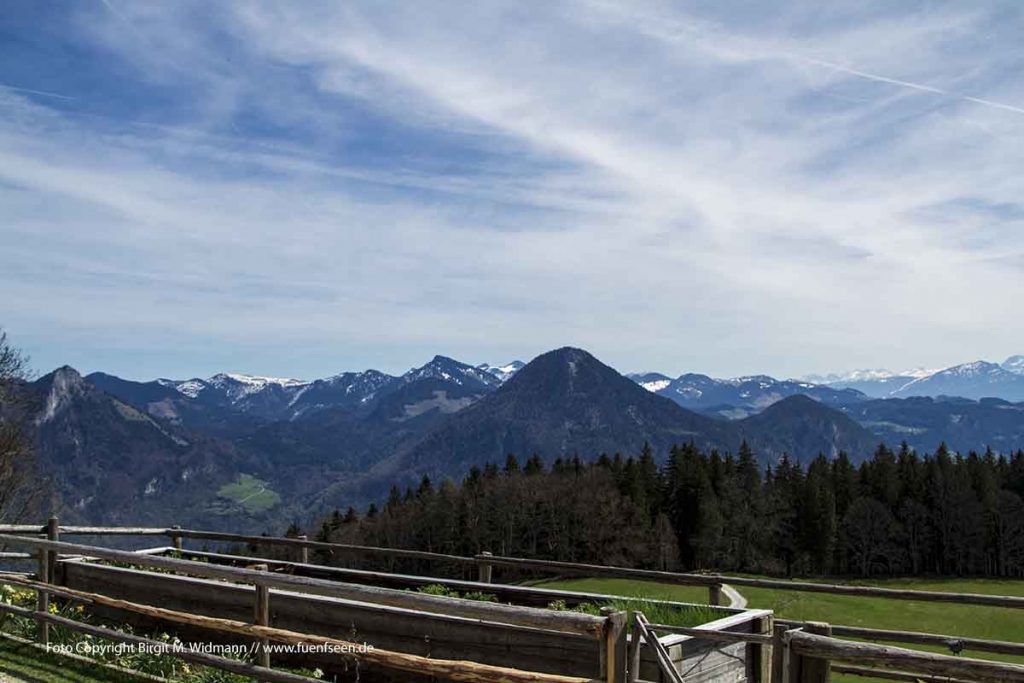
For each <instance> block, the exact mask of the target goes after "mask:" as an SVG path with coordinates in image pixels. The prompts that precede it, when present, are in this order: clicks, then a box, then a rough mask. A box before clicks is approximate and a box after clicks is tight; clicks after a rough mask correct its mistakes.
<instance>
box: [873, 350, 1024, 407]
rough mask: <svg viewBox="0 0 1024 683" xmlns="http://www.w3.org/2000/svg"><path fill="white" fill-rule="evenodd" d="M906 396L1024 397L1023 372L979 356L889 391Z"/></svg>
mask: <svg viewBox="0 0 1024 683" xmlns="http://www.w3.org/2000/svg"><path fill="white" fill-rule="evenodd" d="M890 395H891V396H893V397H894V398H902V397H906V396H959V397H961V398H971V399H981V398H1001V399H1004V400H1007V401H1022V400H1024V375H1022V374H1017V373H1015V372H1011V371H1010V370H1007V369H1005V368H1003V367H1002V366H1001V365H998V364H996V363H989V362H987V361H983V360H979V361H974V362H972V363H964V364H962V365H954V366H953V367H951V368H946V369H945V370H940V371H939V372H936V373H933V374H931V375H928V376H927V377H922V378H920V379H915V380H914V381H913V382H910V383H909V384H907V385H905V386H903V387H900V388H899V389H897V390H896V391H894V392H892V394H890Z"/></svg>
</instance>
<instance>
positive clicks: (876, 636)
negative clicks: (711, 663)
mask: <svg viewBox="0 0 1024 683" xmlns="http://www.w3.org/2000/svg"><path fill="white" fill-rule="evenodd" d="M776 623H778V624H784V625H787V626H802V625H803V622H799V621H791V620H786V619H777V620H776ZM832 635H833V636H844V637H850V638H858V639H860V640H873V641H880V642H889V643H914V644H917V645H938V646H940V647H951V646H955V647H957V648H958V649H959V650H977V651H979V652H994V653H998V654H1004V655H1024V643H1011V642H1008V641H1004V640H985V639H982V638H967V637H964V636H954V635H946V634H940V633H920V632H918V631H894V630H889V629H880V628H865V627H862V626H842V625H839V624H833V625H832Z"/></svg>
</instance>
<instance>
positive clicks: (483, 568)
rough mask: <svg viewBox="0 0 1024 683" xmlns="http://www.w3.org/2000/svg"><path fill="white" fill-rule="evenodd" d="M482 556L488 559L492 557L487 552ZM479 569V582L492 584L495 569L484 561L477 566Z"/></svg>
mask: <svg viewBox="0 0 1024 683" xmlns="http://www.w3.org/2000/svg"><path fill="white" fill-rule="evenodd" d="M480 555H481V557H484V558H487V557H490V556H491V553H490V552H488V551H486V550H485V551H484V552H482V553H480ZM477 569H478V571H477V580H478V581H479V582H480V583H490V582H491V573H492V572H493V570H494V567H493V566H492V565H490V564H488V563H487V562H486V561H484V562H481V563H480V564H479V565H478V566H477Z"/></svg>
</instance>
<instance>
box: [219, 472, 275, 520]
mask: <svg viewBox="0 0 1024 683" xmlns="http://www.w3.org/2000/svg"><path fill="white" fill-rule="evenodd" d="M217 496H218V497H220V498H222V499H224V500H225V501H230V504H233V505H235V506H238V507H241V508H242V509H243V510H245V511H246V512H247V513H249V514H257V513H260V512H266V511H267V510H269V509H271V508H272V507H274V506H275V505H277V504H278V503H280V502H281V496H279V495H277V493H276V492H275V491H273V490H272V489H270V488H269V487H268V486H267V482H265V481H262V480H260V479H257V478H256V477H254V476H252V475H251V474H240V475H238V480H237V481H235V482H232V483H230V484H225V485H224V486H221V487H220V489H219V490H218V491H217Z"/></svg>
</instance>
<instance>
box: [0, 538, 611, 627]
mask: <svg viewBox="0 0 1024 683" xmlns="http://www.w3.org/2000/svg"><path fill="white" fill-rule="evenodd" d="M0 542H8V543H11V544H12V545H16V546H17V545H20V546H28V547H32V548H38V549H40V550H44V551H45V550H55V551H64V552H67V553H78V554H81V555H86V556H91V557H97V558H100V559H105V560H113V561H116V562H125V563H128V564H136V565H140V566H144V567H156V568H159V569H166V570H170V571H172V572H179V573H182V574H190V575H194V576H204V577H207V578H214V579H226V580H228V581H235V582H243V583H250V584H253V585H258V586H266V587H268V588H281V589H284V590H292V591H296V592H300V593H309V594H313V595H328V596H332V597H339V598H346V599H351V600H361V601H365V602H374V603H378V604H382V605H392V606H396V607H405V608H408V609H417V610H423V611H428V612H440V613H443V614H455V615H461V616H467V617H472V618H478V619H485V620H490V621H496V622H499V623H508V624H518V625H522V626H530V627H534V628H542V629H548V630H554V631H565V632H569V633H578V634H580V635H587V636H590V637H592V638H594V639H600V638H602V637H603V634H604V624H605V619H604V618H602V617H596V616H593V615H589V614H581V613H577V612H555V611H552V610H546V609H538V608H535V607H520V606H516V605H502V604H498V603H490V602H481V601H476V600H463V599H460V598H447V597H442V596H438V595H426V594H423V593H413V592H409V591H400V590H393V589H388V588H377V587H375V586H360V585H355V584H348V583H341V582H336V581H325V580H322V579H312V578H307V577H303V576H288V575H282V574H274V573H268V572H257V571H253V570H251V569H241V568H237V567H225V566H218V565H213V564H209V563H205V562H192V561H189V560H179V559H174V558H169V557H160V556H156V555H139V554H136V553H132V552H129V551H123V550H112V549H109V548H98V547H94V546H85V545H78V544H75V543H65V542H55V541H44V540H41V539H30V538H21V537H17V536H9V535H0Z"/></svg>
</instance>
